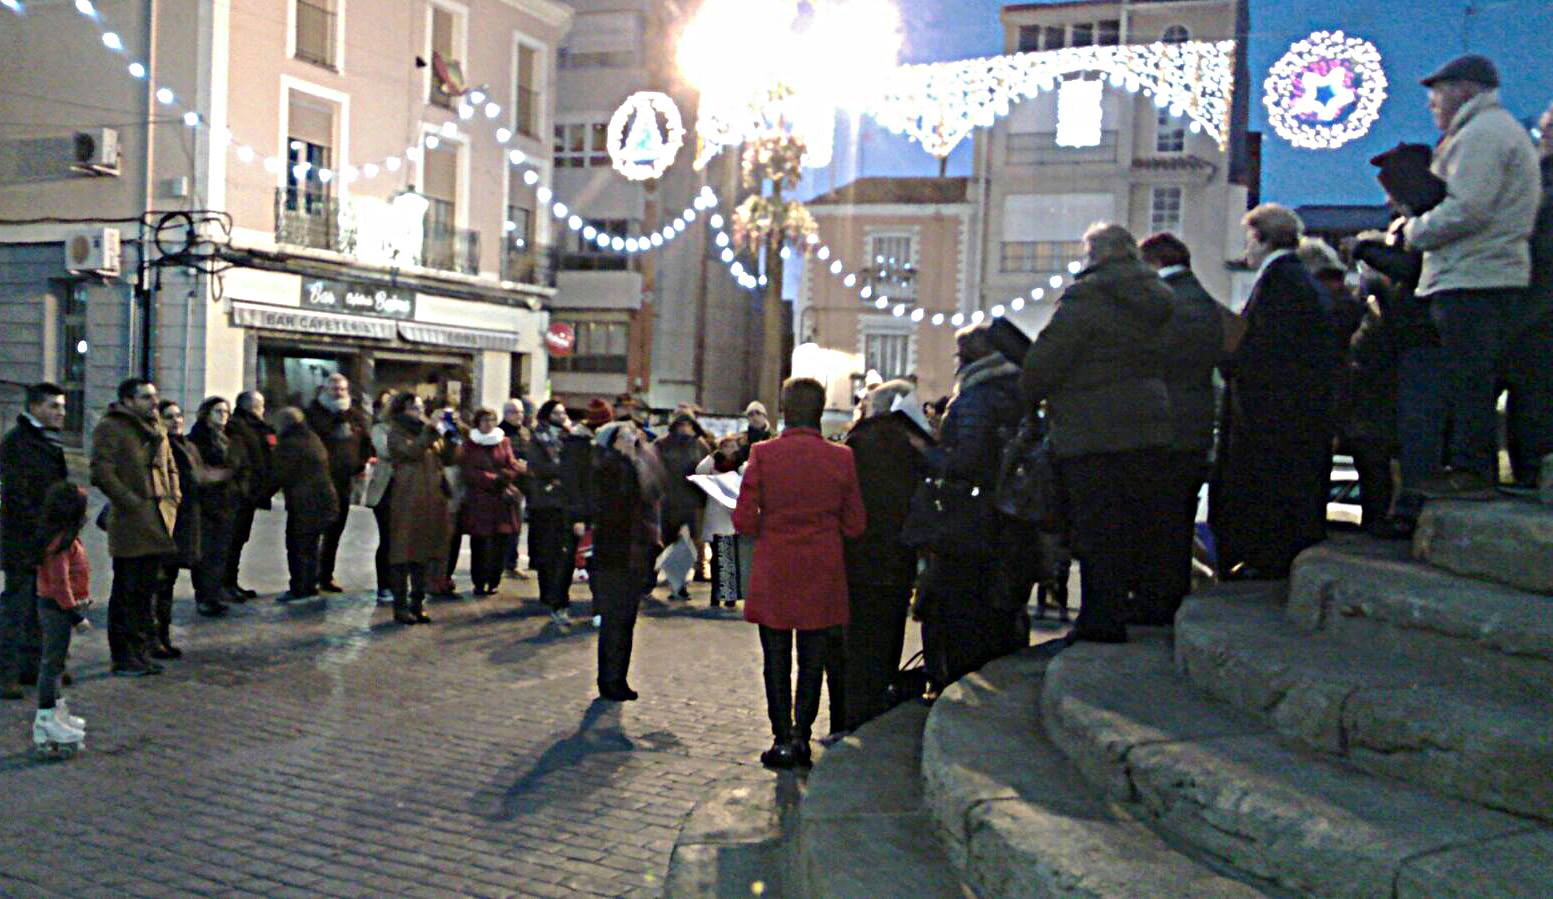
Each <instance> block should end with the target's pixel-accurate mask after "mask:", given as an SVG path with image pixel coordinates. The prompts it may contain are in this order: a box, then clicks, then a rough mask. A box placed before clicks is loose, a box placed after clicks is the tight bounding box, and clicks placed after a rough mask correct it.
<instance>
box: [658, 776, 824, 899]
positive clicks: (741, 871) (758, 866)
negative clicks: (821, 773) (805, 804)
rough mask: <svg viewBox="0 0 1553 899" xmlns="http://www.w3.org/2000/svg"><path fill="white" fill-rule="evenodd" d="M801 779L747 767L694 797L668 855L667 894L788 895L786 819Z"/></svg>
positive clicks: (712, 897) (679, 897)
mask: <svg viewBox="0 0 1553 899" xmlns="http://www.w3.org/2000/svg"><path fill="white" fill-rule="evenodd" d="M802 793H803V783H802V781H800V780H798V779H797V778H796V777H794V776H793V775H792V774H788V773H781V774H779V773H777V772H775V771H766V770H764V769H760V768H753V769H751V771H750V772H749V773H748V774H746V775H745V776H743V777H740V778H738V779H737V780H736V781H734V782H731V783H724V784H721V785H719V786H718V787H716V788H715V789H714V790H713V791H712V792H711V794H710V795H708V796H707V797H706V798H705V799H703V800H702V801H700V802H698V803H696V807H695V808H694V809H692V810H691V812H690V816H689V817H688V818H686V820H685V827H684V828H683V829H682V830H681V831H680V835H679V838H678V839H677V840H676V841H675V843H674V851H673V853H672V854H671V855H670V856H669V873H668V876H667V878H666V879H665V880H664V885H663V894H664V895H665V896H667V897H670V899H734V897H748V896H751V895H767V896H783V895H789V894H790V892H789V890H788V889H787V886H788V885H787V884H786V883H785V880H786V878H787V869H788V866H789V863H790V860H791V856H792V852H791V831H792V825H791V819H792V818H793V817H794V816H795V811H796V809H797V807H798V803H799V801H800V799H801V798H802Z"/></svg>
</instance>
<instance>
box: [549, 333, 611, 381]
mask: <svg viewBox="0 0 1553 899" xmlns="http://www.w3.org/2000/svg"><path fill="white" fill-rule="evenodd" d="M572 328H573V330H575V331H576V332H577V348H576V349H575V350H574V351H573V352H572V355H570V356H564V357H561V358H553V359H551V360H550V369H551V371H565V372H577V373H585V374H600V375H623V374H625V373H626V361H627V356H628V354H629V352H630V349H629V348H630V344H631V325H630V324H629V323H628V322H589V321H582V322H573V323H572Z"/></svg>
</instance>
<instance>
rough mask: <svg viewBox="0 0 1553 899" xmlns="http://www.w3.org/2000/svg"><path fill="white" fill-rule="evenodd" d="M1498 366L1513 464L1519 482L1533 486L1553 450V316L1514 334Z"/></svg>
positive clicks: (1508, 442)
mask: <svg viewBox="0 0 1553 899" xmlns="http://www.w3.org/2000/svg"><path fill="white" fill-rule="evenodd" d="M1499 367H1500V377H1501V378H1502V379H1503V382H1504V386H1505V388H1506V389H1507V390H1508V391H1509V392H1510V396H1509V399H1508V400H1507V402H1506V406H1505V413H1506V415H1505V428H1506V434H1505V436H1506V443H1507V444H1508V447H1509V450H1510V465H1511V467H1512V468H1513V469H1514V471H1515V482H1516V483H1517V484H1521V485H1523V486H1533V485H1535V484H1536V483H1537V480H1538V477H1539V475H1540V474H1541V469H1542V457H1543V456H1546V455H1548V454H1549V453H1553V318H1549V320H1548V321H1545V322H1540V323H1538V324H1534V325H1532V326H1531V327H1529V328H1525V329H1524V330H1522V331H1520V333H1518V334H1517V335H1515V337H1514V338H1513V339H1512V340H1511V341H1510V343H1509V346H1508V347H1507V348H1506V349H1505V354H1504V358H1503V359H1501V360H1500V366H1499Z"/></svg>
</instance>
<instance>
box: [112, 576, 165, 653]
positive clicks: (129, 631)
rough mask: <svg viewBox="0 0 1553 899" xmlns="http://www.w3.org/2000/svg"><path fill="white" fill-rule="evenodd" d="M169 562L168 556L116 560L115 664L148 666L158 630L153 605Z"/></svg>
mask: <svg viewBox="0 0 1553 899" xmlns="http://www.w3.org/2000/svg"><path fill="white" fill-rule="evenodd" d="M166 564H167V557H166V556H133V557H131V558H119V559H114V560H113V587H112V590H111V591H110V592H109V594H108V650H109V651H110V652H111V653H112V654H113V667H115V668H126V667H127V668H139V667H143V666H144V665H146V663H147V659H146V650H147V649H148V648H149V641H150V639H151V637H152V635H153V634H154V633H155V629H156V627H155V624H154V623H153V620H152V612H151V604H152V599H153V597H154V596H155V595H156V592H157V588H158V586H160V584H161V579H162V568H163V566H165V565H166Z"/></svg>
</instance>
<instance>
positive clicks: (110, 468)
mask: <svg viewBox="0 0 1553 899" xmlns="http://www.w3.org/2000/svg"><path fill="white" fill-rule="evenodd" d="M118 395H119V401H118V402H117V403H114V404H113V405H111V406H109V407H108V412H107V414H106V415H104V416H103V418H102V421H100V422H98V424H97V428H96V430H94V431H93V432H92V485H93V486H95V487H96V488H97V489H99V490H101V491H102V492H103V493H104V494H106V495H107V497H108V503H109V511H108V521H107V525H108V554H109V555H110V556H112V557H113V587H112V591H111V592H110V594H109V596H108V648H109V650H110V651H111V652H112V654H113V673H114V674H116V675H118V676H120V677H144V676H145V675H147V674H160V673H161V672H162V666H160V665H157V664H155V663H153V662H152V661H151V660H150V659H148V658H147V657H146V652H147V650H148V649H149V648H150V646H149V638H150V636H151V634H152V633H153V631H154V630H155V628H154V625H153V624H152V620H151V597H152V596H153V595H154V594H155V593H156V588H157V583H158V581H159V580H160V578H161V575H162V565H163V563H164V562H165V561H166V559H167V558H168V557H169V556H171V555H173V554H174V553H176V552H177V551H178V547H177V545H176V544H175V543H174V542H173V531H174V529H175V528H176V526H177V523H178V502H179V500H181V499H182V497H183V494H182V492H181V490H180V486H179V483H178V469H177V467H176V466H175V465H174V463H173V453H172V448H171V447H170V446H169V445H168V442H167V430H166V429H165V428H163V427H162V423H161V422H160V421H158V420H157V416H156V404H157V400H158V398H159V397H158V395H157V391H156V385H155V384H153V383H151V382H150V381H147V380H145V379H144V378H129V379H128V380H126V381H124V382H123V383H121V384H119V391H118Z"/></svg>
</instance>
